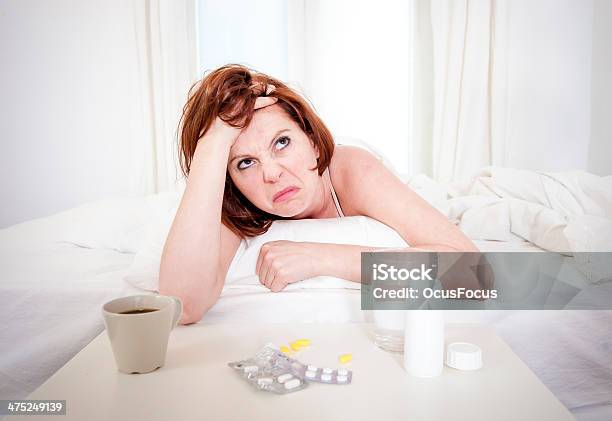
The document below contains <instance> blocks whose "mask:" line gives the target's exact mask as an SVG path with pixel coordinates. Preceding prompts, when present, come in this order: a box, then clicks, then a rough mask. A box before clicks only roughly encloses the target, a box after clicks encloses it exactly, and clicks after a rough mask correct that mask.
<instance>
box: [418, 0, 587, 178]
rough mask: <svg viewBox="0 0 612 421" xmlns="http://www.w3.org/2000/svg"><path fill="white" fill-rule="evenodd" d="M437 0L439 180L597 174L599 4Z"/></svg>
mask: <svg viewBox="0 0 612 421" xmlns="http://www.w3.org/2000/svg"><path fill="white" fill-rule="evenodd" d="M430 1H431V3H430V4H431V14H430V19H431V35H432V38H431V39H432V41H431V48H432V51H433V60H432V70H433V75H434V80H433V89H434V93H433V96H434V105H433V107H434V117H433V136H432V137H433V151H432V156H431V159H432V164H433V176H434V178H435V179H437V180H439V181H443V182H445V181H450V180H454V179H458V178H466V177H469V176H470V175H471V174H473V173H474V172H476V171H477V170H478V169H479V168H480V167H482V166H485V165H500V166H506V167H514V168H522V169H531V170H544V171H566V170H573V169H588V164H587V160H588V150H589V143H590V118H591V113H590V110H591V62H592V59H591V48H592V34H593V2H592V1H591V0H584V1H583V0H568V1H563V2H560V1H556V0H539V1H527V0H512V1H508V0H430ZM418 42H420V43H422V42H427V41H426V40H424V39H423V38H420V39H419V41H418ZM424 49H425V48H422V50H424Z"/></svg>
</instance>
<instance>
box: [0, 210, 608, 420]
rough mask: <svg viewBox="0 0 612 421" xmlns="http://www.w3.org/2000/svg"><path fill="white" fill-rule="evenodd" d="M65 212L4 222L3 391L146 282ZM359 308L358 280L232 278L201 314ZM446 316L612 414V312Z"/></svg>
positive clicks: (82, 342)
mask: <svg viewBox="0 0 612 421" xmlns="http://www.w3.org/2000/svg"><path fill="white" fill-rule="evenodd" d="M61 221H63V222H62V223H64V222H65V223H68V222H67V221H68V220H66V219H65V218H64V217H62V218H59V219H58V217H49V218H43V219H42V220H37V221H32V222H31V223H26V224H20V225H19V226H15V227H12V228H10V229H7V230H2V231H0V320H2V324H1V325H0V349H1V351H0V353H1V355H2V358H1V360H0V399H9V398H24V397H26V396H27V395H28V394H29V393H30V392H32V391H33V390H34V389H35V388H37V387H38V386H39V385H40V384H42V382H44V381H45V380H46V379H47V378H48V377H50V376H51V375H52V374H53V373H54V372H55V371H57V370H58V369H59V368H60V367H61V366H62V365H63V364H65V363H66V362H67V361H68V360H70V359H71V358H72V357H73V356H74V355H75V354H76V353H78V352H79V351H80V350H81V349H82V348H83V347H84V346H86V345H87V344H88V343H89V342H90V341H91V340H92V339H93V338H94V337H95V336H96V335H98V334H99V333H100V332H102V330H103V322H102V317H101V312H100V309H101V306H102V304H103V303H104V302H106V301H108V300H110V299H112V298H115V297H118V296H123V295H129V294H133V293H140V292H141V291H139V290H136V289H134V288H132V287H130V286H128V285H127V284H126V283H124V282H123V281H122V278H123V275H124V274H125V273H126V271H127V269H128V267H129V265H130V264H131V262H132V260H133V258H134V254H132V253H120V252H118V251H116V250H110V249H104V248H95V249H91V248H83V247H77V246H75V245H73V244H69V243H58V242H56V241H54V238H58V237H57V233H58V232H61V231H62V230H63V228H65V227H62V223H60V222H61ZM33 232H40V233H41V235H40V236H39V237H38V238H36V237H32V235H33V234H32V233H33ZM478 245H479V246H480V248H481V249H483V250H485V251H509V250H513V251H526V250H537V248H536V247H534V246H532V245H530V244H529V243H526V242H511V243H508V242H489V241H487V242H478ZM359 308H360V295H359V291H358V290H355V289H341V288H338V289H303V288H301V287H300V286H299V285H295V286H294V287H293V288H292V289H289V290H287V291H285V292H281V293H270V292H267V291H266V290H265V288H264V287H256V286H245V287H238V286H233V287H231V288H227V289H226V290H225V291H224V292H223V295H222V297H221V299H220V300H219V302H218V303H217V304H216V305H215V307H214V308H213V309H212V310H211V311H210V312H209V313H208V314H207V315H206V317H205V318H204V320H203V321H202V322H201V323H220V322H240V321H246V320H248V321H249V322H253V321H260V322H279V323H283V322H290V321H301V322H315V323H344V322H347V321H363V320H364V319H365V313H364V312H362V311H361V310H360V309H359ZM527 313H535V314H527ZM447 320H448V321H449V322H462V321H480V322H488V323H491V324H493V325H494V326H496V328H497V330H498V332H499V333H500V335H502V337H503V338H504V339H505V340H506V341H507V342H508V343H509V344H510V346H511V347H512V348H513V349H514V350H515V352H516V353H517V354H518V355H519V356H520V357H521V358H522V359H523V360H524V361H525V363H526V364H527V365H528V366H529V367H530V368H531V369H532V370H533V371H534V372H535V373H536V375H538V377H539V378H540V379H541V380H542V381H543V382H544V384H545V385H546V386H547V387H549V389H550V390H551V391H552V392H553V393H554V394H555V395H556V396H557V397H558V398H559V399H560V400H561V401H562V402H563V403H564V404H566V405H567V406H568V408H570V409H571V410H575V414H576V415H577V416H578V417H579V418H580V417H584V418H580V419H601V420H603V419H612V410H611V408H612V406H610V405H608V404H609V403H610V400H609V397H610V396H612V361H611V357H610V356H611V355H612V352H611V351H612V334H611V333H610V332H611V331H612V330H611V329H610V327H611V326H612V315H611V314H610V312H556V313H550V314H549V315H547V314H546V312H519V311H497V312H481V311H455V312H447ZM534 338H537V341H534ZM551 356H552V357H554V359H553V358H551ZM485 359H486V356H485ZM569 385H572V386H571V387H570V386H569ZM589 417H591V418H589ZM592 417H595V418H592Z"/></svg>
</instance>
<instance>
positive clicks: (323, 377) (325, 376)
mask: <svg viewBox="0 0 612 421" xmlns="http://www.w3.org/2000/svg"><path fill="white" fill-rule="evenodd" d="M321 380H323V381H324V382H330V381H331V374H321Z"/></svg>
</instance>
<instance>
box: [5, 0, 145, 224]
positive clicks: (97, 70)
mask: <svg viewBox="0 0 612 421" xmlns="http://www.w3.org/2000/svg"><path fill="white" fill-rule="evenodd" d="M134 38H135V30H134V18H133V11H132V2H130V1H123V0H112V1H109V0H105V1H102V0H98V1H80V0H54V1H47V0H29V1H21V0H0V54H1V57H2V67H1V68H2V70H1V71H0V72H1V74H2V77H0V92H2V95H0V136H1V140H0V142H1V148H2V152H1V153H0V179H1V180H2V181H0V198H1V201H2V206H1V208H0V227H5V226H8V225H11V224H14V223H17V222H21V221H25V220H28V219H31V218H35V217H41V216H45V215H49V214H52V213H55V212H58V211H61V210H64V209H68V208H70V207H73V206H75V205H77V204H81V203H84V202H87V201H91V200H96V199H99V198H104V197H109V196H115V195H124V194H126V195H127V194H130V193H132V192H136V191H138V189H139V183H140V182H141V181H140V180H139V179H138V178H133V179H126V176H125V174H128V173H130V171H131V173H134V167H138V166H139V165H141V162H140V161H139V160H138V159H137V157H138V154H139V150H138V147H139V144H138V142H135V141H134V139H133V135H132V134H133V133H136V132H138V131H137V130H135V127H134V125H135V124H137V122H138V121H139V118H138V115H139V113H140V108H139V107H141V105H140V104H139V102H138V99H137V98H138V95H137V94H136V89H137V86H138V83H137V82H138V81H137V80H136V75H137V66H138V62H137V57H138V53H137V51H136V44H135V40H134ZM135 157H136V158H135ZM130 168H131V170H129V169H130ZM136 173H138V171H136Z"/></svg>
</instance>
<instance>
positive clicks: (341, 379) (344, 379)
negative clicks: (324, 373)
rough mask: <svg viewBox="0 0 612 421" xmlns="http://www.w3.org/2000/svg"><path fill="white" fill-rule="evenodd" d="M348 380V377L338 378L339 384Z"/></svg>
mask: <svg viewBox="0 0 612 421" xmlns="http://www.w3.org/2000/svg"><path fill="white" fill-rule="evenodd" d="M347 379H348V377H346V376H338V377H336V380H338V383H344V382H345V381H346V380H347Z"/></svg>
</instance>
